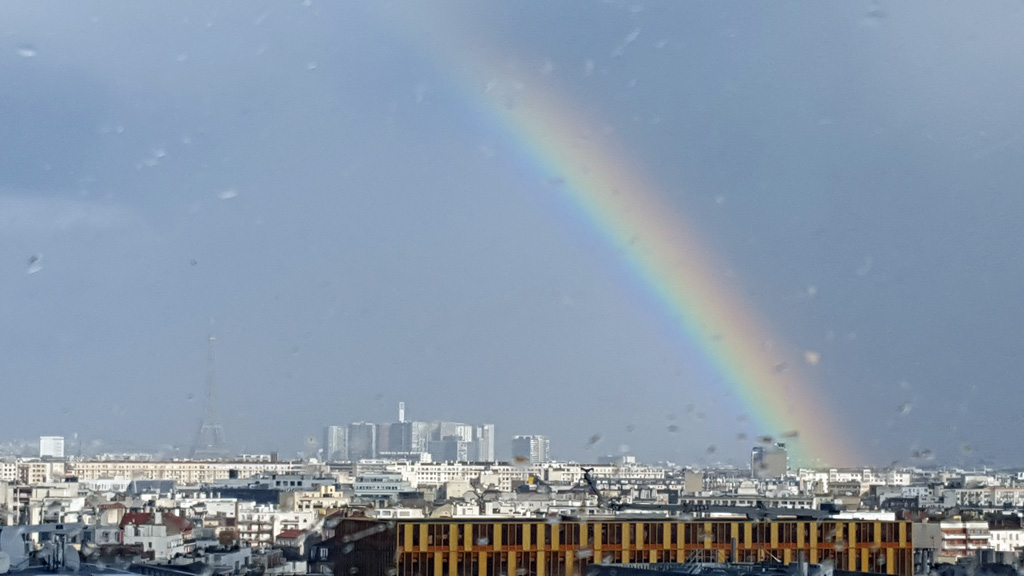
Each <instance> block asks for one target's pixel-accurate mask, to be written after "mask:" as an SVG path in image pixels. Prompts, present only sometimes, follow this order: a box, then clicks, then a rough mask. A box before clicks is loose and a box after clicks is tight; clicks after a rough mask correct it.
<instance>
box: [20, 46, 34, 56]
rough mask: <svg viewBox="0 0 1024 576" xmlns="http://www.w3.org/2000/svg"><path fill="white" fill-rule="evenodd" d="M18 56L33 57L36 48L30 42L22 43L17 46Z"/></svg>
mask: <svg viewBox="0 0 1024 576" xmlns="http://www.w3.org/2000/svg"><path fill="white" fill-rule="evenodd" d="M18 56H21V57H22V58H35V56H36V49H35V48H34V47H33V46H32V45H31V44H22V45H20V46H18Z"/></svg>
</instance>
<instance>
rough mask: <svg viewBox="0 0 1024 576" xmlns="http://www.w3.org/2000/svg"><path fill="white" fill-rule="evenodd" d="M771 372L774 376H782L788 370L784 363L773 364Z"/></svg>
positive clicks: (787, 365)
mask: <svg viewBox="0 0 1024 576" xmlns="http://www.w3.org/2000/svg"><path fill="white" fill-rule="evenodd" d="M773 370H774V371H775V373H776V374H782V373H783V372H785V371H786V370H789V364H786V363H785V362H778V363H777V364H775V367H774V368H773Z"/></svg>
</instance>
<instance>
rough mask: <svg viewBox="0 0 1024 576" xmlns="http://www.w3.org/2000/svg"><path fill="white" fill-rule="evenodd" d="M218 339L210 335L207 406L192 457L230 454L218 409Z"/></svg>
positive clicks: (212, 456)
mask: <svg viewBox="0 0 1024 576" xmlns="http://www.w3.org/2000/svg"><path fill="white" fill-rule="evenodd" d="M216 341H217V339H216V338H214V337H213V335H212V334H211V335H210V353H209V357H208V362H209V365H208V366H207V369H206V406H204V407H203V420H202V421H201V422H200V424H199V431H198V432H197V433H196V441H195V442H194V443H193V444H192V454H191V456H192V458H195V459H199V460H204V459H216V458H226V457H227V456H228V449H227V445H226V444H225V442H224V427H223V426H222V425H221V423H220V411H219V410H217V383H216V378H215V376H216V373H215V371H214V350H213V345H214V342H216Z"/></svg>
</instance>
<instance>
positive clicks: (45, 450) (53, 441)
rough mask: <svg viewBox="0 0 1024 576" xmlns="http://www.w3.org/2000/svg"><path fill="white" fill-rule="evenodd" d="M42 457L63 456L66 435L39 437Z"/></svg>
mask: <svg viewBox="0 0 1024 576" xmlns="http://www.w3.org/2000/svg"><path fill="white" fill-rule="evenodd" d="M39 457H40V458H63V457H64V437H63V436H40V437H39Z"/></svg>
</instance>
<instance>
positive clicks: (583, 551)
mask: <svg viewBox="0 0 1024 576" xmlns="http://www.w3.org/2000/svg"><path fill="white" fill-rule="evenodd" d="M593 555H594V551H593V550H591V549H590V548H580V549H579V551H578V552H576V557H577V558H580V559H583V558H590V557H592V556H593Z"/></svg>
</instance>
